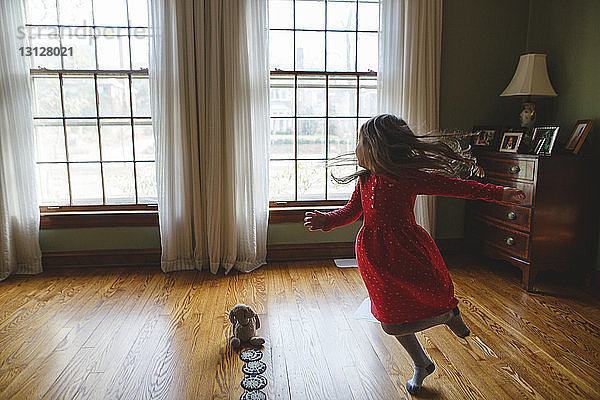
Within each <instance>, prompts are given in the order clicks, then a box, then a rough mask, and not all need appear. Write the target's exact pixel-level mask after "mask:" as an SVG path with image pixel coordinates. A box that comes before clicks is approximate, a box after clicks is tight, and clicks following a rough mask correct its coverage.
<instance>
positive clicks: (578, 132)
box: [565, 119, 594, 154]
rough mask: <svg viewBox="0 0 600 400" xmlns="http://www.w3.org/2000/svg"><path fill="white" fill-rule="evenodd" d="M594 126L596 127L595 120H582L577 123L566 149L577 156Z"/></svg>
mask: <svg viewBox="0 0 600 400" xmlns="http://www.w3.org/2000/svg"><path fill="white" fill-rule="evenodd" d="M592 125H594V120H593V119H582V120H579V121H577V123H576V124H575V127H574V128H573V132H571V137H570V138H569V141H568V142H567V145H566V147H565V148H566V149H567V150H569V151H571V152H572V153H573V154H577V153H578V152H579V149H581V146H582V145H583V142H584V141H585V138H586V137H587V135H588V133H590V130H591V129H592Z"/></svg>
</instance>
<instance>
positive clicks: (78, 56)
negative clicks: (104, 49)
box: [62, 28, 96, 69]
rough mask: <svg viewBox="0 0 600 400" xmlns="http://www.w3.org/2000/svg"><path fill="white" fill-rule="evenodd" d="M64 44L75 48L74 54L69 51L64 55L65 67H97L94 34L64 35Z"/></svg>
mask: <svg viewBox="0 0 600 400" xmlns="http://www.w3.org/2000/svg"><path fill="white" fill-rule="evenodd" d="M63 29H65V28H63ZM62 45H63V47H67V48H69V47H72V48H73V55H71V53H70V52H68V53H66V55H64V56H63V65H64V67H65V69H96V48H95V46H94V37H93V36H83V35H75V36H66V35H63V38H62Z"/></svg>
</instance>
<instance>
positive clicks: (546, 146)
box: [531, 126, 558, 156]
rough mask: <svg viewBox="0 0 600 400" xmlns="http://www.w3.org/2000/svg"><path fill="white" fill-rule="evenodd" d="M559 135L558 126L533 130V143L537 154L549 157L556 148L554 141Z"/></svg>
mask: <svg viewBox="0 0 600 400" xmlns="http://www.w3.org/2000/svg"><path fill="white" fill-rule="evenodd" d="M556 135H558V126H543V127H538V128H535V129H534V130H533V138H532V139H531V142H532V143H533V146H534V149H535V150H534V153H535V154H543V155H547V156H549V155H550V154H551V153H552V148H553V147H554V141H555V140H556Z"/></svg>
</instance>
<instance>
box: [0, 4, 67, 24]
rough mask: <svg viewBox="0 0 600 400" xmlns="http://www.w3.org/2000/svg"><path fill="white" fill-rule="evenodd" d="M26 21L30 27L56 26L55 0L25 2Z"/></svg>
mask: <svg viewBox="0 0 600 400" xmlns="http://www.w3.org/2000/svg"><path fill="white" fill-rule="evenodd" d="M3 1H5V0H3ZM25 14H26V18H25V19H26V21H27V23H28V24H32V25H57V24H58V20H57V16H56V0H26V1H25Z"/></svg>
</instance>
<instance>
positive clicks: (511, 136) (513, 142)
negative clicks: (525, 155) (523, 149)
mask: <svg viewBox="0 0 600 400" xmlns="http://www.w3.org/2000/svg"><path fill="white" fill-rule="evenodd" d="M522 138H523V132H522V131H520V132H511V131H507V132H504V135H502V141H501V142H500V148H499V149H498V151H503V152H506V153H516V152H517V150H519V145H520V144H521V139H522Z"/></svg>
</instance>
